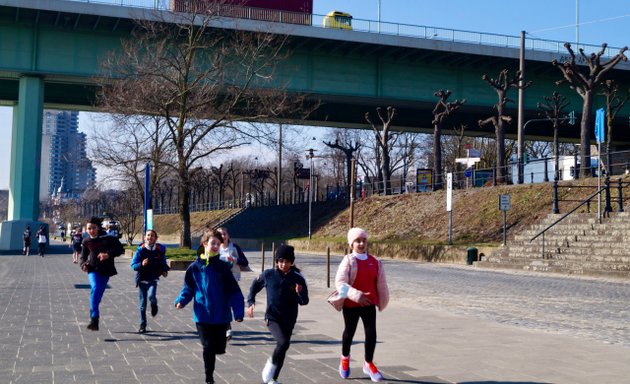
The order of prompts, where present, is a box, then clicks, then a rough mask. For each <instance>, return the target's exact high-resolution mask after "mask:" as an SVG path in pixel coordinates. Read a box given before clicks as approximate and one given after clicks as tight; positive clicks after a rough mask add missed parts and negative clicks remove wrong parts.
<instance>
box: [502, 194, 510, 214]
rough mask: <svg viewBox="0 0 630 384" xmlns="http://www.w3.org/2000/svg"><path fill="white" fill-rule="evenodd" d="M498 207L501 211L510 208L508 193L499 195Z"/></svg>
mask: <svg viewBox="0 0 630 384" xmlns="http://www.w3.org/2000/svg"><path fill="white" fill-rule="evenodd" d="M499 209H500V210H502V211H509V210H510V195H499Z"/></svg>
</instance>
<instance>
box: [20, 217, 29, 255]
mask: <svg viewBox="0 0 630 384" xmlns="http://www.w3.org/2000/svg"><path fill="white" fill-rule="evenodd" d="M22 242H23V243H24V248H23V249H22V255H24V256H29V255H30V253H31V226H30V225H27V226H26V229H25V230H24V232H23V233H22Z"/></svg>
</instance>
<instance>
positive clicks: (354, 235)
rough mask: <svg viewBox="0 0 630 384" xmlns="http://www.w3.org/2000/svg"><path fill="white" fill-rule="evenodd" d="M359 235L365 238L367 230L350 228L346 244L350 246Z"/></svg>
mask: <svg viewBox="0 0 630 384" xmlns="http://www.w3.org/2000/svg"><path fill="white" fill-rule="evenodd" d="M360 237H362V238H364V239H365V240H367V238H368V235H367V232H365V229H362V228H359V227H354V228H350V230H349V231H348V245H349V246H351V247H352V243H354V241H355V240H356V239H358V238H360Z"/></svg>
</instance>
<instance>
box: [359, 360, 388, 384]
mask: <svg viewBox="0 0 630 384" xmlns="http://www.w3.org/2000/svg"><path fill="white" fill-rule="evenodd" d="M363 373H365V374H366V375H370V380H372V381H373V382H375V383H377V382H379V381H381V380H383V375H381V373H380V372H379V371H378V369H377V368H376V365H374V363H372V362H370V363H368V362H367V361H366V362H364V363H363Z"/></svg>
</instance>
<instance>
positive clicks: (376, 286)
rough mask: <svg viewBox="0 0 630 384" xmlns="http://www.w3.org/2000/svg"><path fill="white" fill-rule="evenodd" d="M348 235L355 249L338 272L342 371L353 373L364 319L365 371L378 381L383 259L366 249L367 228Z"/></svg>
mask: <svg viewBox="0 0 630 384" xmlns="http://www.w3.org/2000/svg"><path fill="white" fill-rule="evenodd" d="M347 237H348V245H350V248H352V253H350V254H348V255H346V256H344V258H343V260H342V261H341V263H340V264H339V268H338V269H337V274H336V276H335V287H336V288H337V291H338V292H339V297H338V300H343V308H342V312H343V321H344V330H343V335H342V342H341V358H340V361H339V374H340V375H341V377H342V378H343V379H347V378H348V377H349V376H350V347H351V346H352V339H353V338H354V334H355V332H356V330H357V325H358V323H359V319H361V321H362V322H363V330H364V332H365V356H364V358H365V361H364V363H363V373H365V374H366V375H369V377H370V379H371V380H372V381H373V382H378V381H381V380H382V379H383V376H382V375H381V373H380V372H379V370H378V369H377V368H376V365H374V360H373V359H374V350H375V348H376V308H377V307H378V309H379V311H382V310H384V309H385V307H387V303H388V301H389V290H388V288H387V281H386V279H385V272H384V270H383V263H382V262H381V261H380V260H378V259H377V258H376V257H374V256H372V255H370V254H368V252H367V250H368V235H367V232H366V231H365V230H363V229H361V228H351V229H350V230H349V231H348V236H347Z"/></svg>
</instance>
